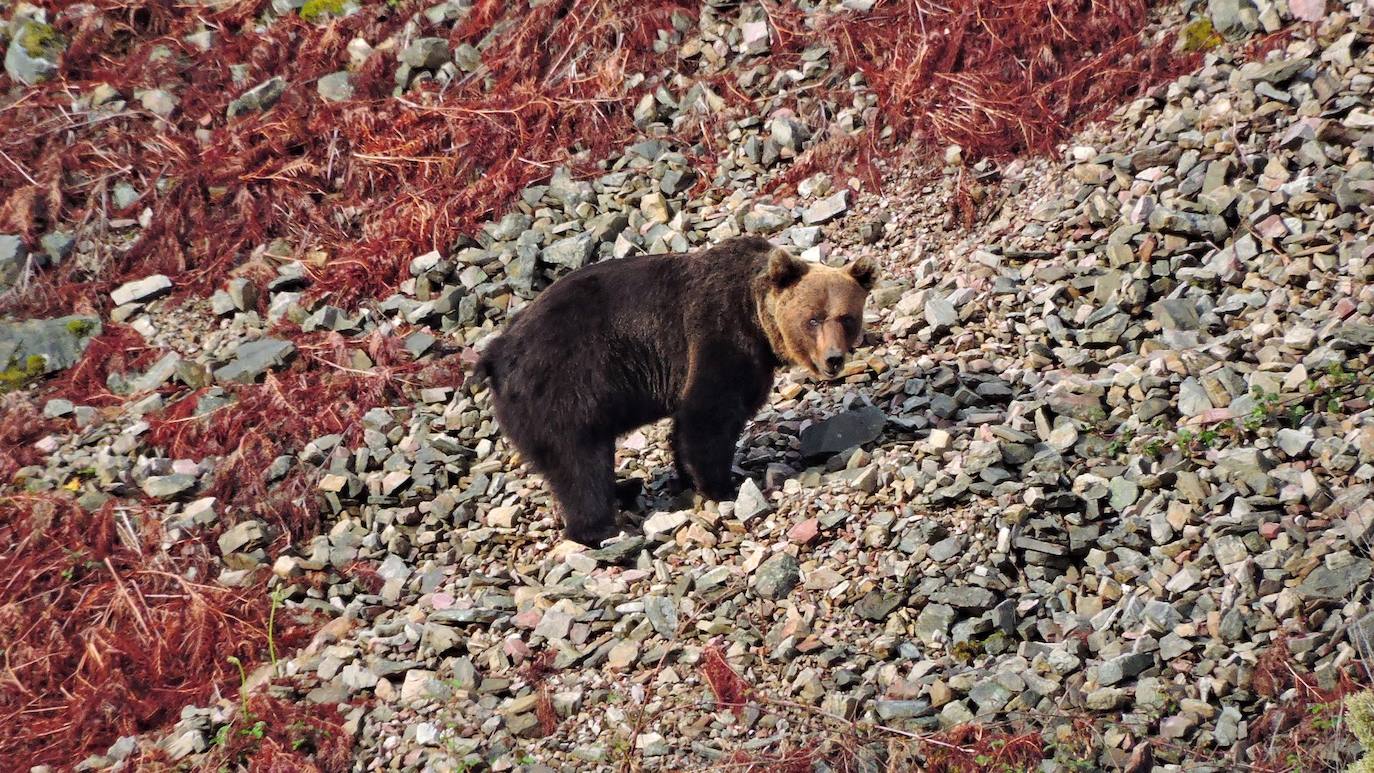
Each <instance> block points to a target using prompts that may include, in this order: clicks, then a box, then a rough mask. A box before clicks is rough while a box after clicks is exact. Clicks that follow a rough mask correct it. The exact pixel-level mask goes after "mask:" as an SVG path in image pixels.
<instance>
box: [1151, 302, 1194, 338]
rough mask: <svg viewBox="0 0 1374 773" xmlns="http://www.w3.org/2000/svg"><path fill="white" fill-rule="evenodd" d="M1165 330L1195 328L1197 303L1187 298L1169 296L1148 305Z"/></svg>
mask: <svg viewBox="0 0 1374 773" xmlns="http://www.w3.org/2000/svg"><path fill="white" fill-rule="evenodd" d="M1150 308H1151V310H1152V311H1154V314H1155V318H1156V319H1158V320H1159V322H1160V324H1161V325H1163V326H1164V329H1165V330H1197V329H1198V313H1197V304H1196V303H1194V302H1193V301H1191V300H1189V299H1187V298H1170V299H1165V300H1162V301H1160V302H1158V303H1156V304H1155V305H1154V306H1152V307H1150Z"/></svg>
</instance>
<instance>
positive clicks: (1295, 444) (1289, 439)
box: [1275, 427, 1313, 458]
mask: <svg viewBox="0 0 1374 773" xmlns="http://www.w3.org/2000/svg"><path fill="white" fill-rule="evenodd" d="M1275 440H1277V441H1278V444H1279V449H1280V450H1281V451H1283V452H1284V453H1285V454H1287V455H1288V456H1289V457H1291V458H1297V457H1300V456H1304V455H1305V454H1306V453H1307V449H1309V448H1311V447H1312V441H1313V437H1312V430H1311V429H1310V428H1308V427H1303V428H1301V429H1288V428H1284V429H1281V430H1279V431H1278V433H1277V434H1276V436H1275Z"/></svg>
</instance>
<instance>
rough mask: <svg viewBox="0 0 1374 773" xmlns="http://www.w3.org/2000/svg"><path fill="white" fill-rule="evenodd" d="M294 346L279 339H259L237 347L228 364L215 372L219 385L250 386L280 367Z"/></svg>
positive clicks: (294, 349) (293, 351)
mask: <svg viewBox="0 0 1374 773" xmlns="http://www.w3.org/2000/svg"><path fill="white" fill-rule="evenodd" d="M295 352H296V346H295V345H294V344H292V343H291V342H290V341H283V340H281V339H279V338H261V339H258V340H256V341H249V342H248V343H246V344H242V345H240V346H239V348H238V350H237V351H236V352H235V353H234V359H233V360H232V361H230V362H229V364H227V365H224V366H223V367H220V368H217V369H216V370H215V374H214V375H215V381H216V382H218V383H221V384H226V383H234V384H251V383H253V382H254V381H257V380H258V377H260V376H262V375H263V374H264V373H266V372H267V371H268V370H271V369H273V368H278V367H281V366H282V365H284V364H285V363H286V361H287V360H288V359H290V357H291V356H292V355H293V354H295Z"/></svg>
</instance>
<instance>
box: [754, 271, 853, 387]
mask: <svg viewBox="0 0 1374 773" xmlns="http://www.w3.org/2000/svg"><path fill="white" fill-rule="evenodd" d="M874 274H875V268H874V265H873V262H872V261H870V260H869V259H867V258H860V259H859V260H856V261H854V262H853V263H851V264H849V265H848V266H845V267H844V268H835V267H832V266H826V265H823V264H820V263H808V262H806V261H804V260H799V259H798V258H795V257H793V256H792V255H789V254H788V253H787V252H785V251H784V250H782V249H774V250H773V252H772V254H771V255H769V260H768V267H767V268H766V269H765V270H764V271H763V273H761V274H760V275H759V277H758V279H757V280H756V288H757V293H758V295H759V296H760V297H759V301H760V302H759V311H760V322H761V323H762V324H763V328H764V331H765V332H766V333H767V334H768V339H769V342H770V343H771V344H772V345H773V351H774V353H775V354H776V355H777V357H778V359H780V360H782V361H784V362H789V363H792V364H793V365H799V366H801V367H803V368H806V369H807V370H809V371H811V373H813V374H815V375H816V376H818V377H820V378H823V379H833V378H835V377H836V376H838V375H839V374H840V371H842V370H844V364H845V358H846V356H847V355H848V354H849V353H850V352H852V351H854V347H855V346H857V345H858V344H859V339H860V338H861V337H862V335H863V319H864V302H865V301H866V300H867V299H868V291H869V290H871V289H872V288H873V281H874Z"/></svg>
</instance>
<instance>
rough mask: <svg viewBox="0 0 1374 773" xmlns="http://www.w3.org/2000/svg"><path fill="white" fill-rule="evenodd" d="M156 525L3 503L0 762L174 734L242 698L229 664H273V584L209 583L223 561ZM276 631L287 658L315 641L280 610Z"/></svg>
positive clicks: (110, 511)
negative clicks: (208, 709) (216, 706)
mask: <svg viewBox="0 0 1374 773" xmlns="http://www.w3.org/2000/svg"><path fill="white" fill-rule="evenodd" d="M159 524H160V520H159V519H158V517H157V515H156V513H147V512H141V511H139V510H137V509H133V510H131V509H129V508H117V507H116V506H115V505H114V504H113V503H110V504H107V505H106V506H104V507H103V508H101V509H100V510H98V511H96V512H89V513H88V512H85V511H83V510H82V509H81V508H79V507H77V506H76V505H75V504H74V502H73V501H72V500H71V499H69V498H66V497H61V496H56V495H16V496H8V497H5V498H0V577H4V578H5V579H4V580H3V581H0V641H3V642H4V643H5V644H4V646H5V650H4V653H5V658H4V661H3V671H0V683H3V687H2V688H0V757H3V758H4V759H6V760H9V761H11V764H12V765H13V766H14V767H16V768H17V769H21V770H22V769H27V768H28V767H29V766H31V765H37V764H70V763H71V762H72V761H73V760H80V759H82V758H83V757H84V756H86V755H89V754H91V753H95V752H103V751H104V749H105V748H106V747H107V746H108V745H109V744H110V743H112V742H113V741H114V740H115V739H116V738H118V737H120V736H123V735H132V734H137V733H143V732H147V731H150V730H155V729H158V728H162V727H166V726H168V724H169V723H173V722H175V721H176V719H177V716H178V713H179V712H180V710H181V707H183V706H186V705H189V704H196V703H203V702H205V701H207V700H208V699H209V698H210V697H211V696H212V695H213V694H215V693H216V692H219V693H221V694H232V693H234V692H235V690H236V688H237V684H238V672H237V670H236V669H235V667H234V666H233V665H231V664H229V663H228V661H226V658H227V657H229V656H231V655H233V656H236V657H238V658H239V659H240V660H241V661H243V662H244V663H245V664H247V665H248V666H249V667H250V668H251V667H252V665H253V664H254V663H257V662H260V661H261V659H262V658H263V657H264V656H265V654H266V652H267V625H266V621H267V616H268V612H269V608H270V605H269V602H268V597H267V593H266V590H265V587H264V586H262V585H257V586H250V587H246V588H228V587H224V586H220V585H216V584H211V582H210V575H211V574H212V573H213V571H215V569H214V567H215V566H216V562H215V560H214V559H213V558H212V557H210V556H209V555H207V553H206V551H205V550H204V548H203V547H201V546H199V545H196V544H191V543H182V544H180V545H177V546H175V547H174V548H173V550H172V551H171V552H170V554H169V553H168V552H164V551H163V550H161V548H160V543H161V541H162V534H161V530H160V528H159ZM275 635H276V644H277V647H278V648H279V649H281V650H289V649H293V648H294V647H296V646H299V644H300V643H302V641H303V638H304V637H305V636H307V635H308V634H307V633H306V631H305V629H304V628H303V627H302V626H300V625H298V624H297V623H296V621H294V620H293V619H291V618H289V617H288V618H285V619H283V616H281V615H278V619H277V623H276V632H275Z"/></svg>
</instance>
